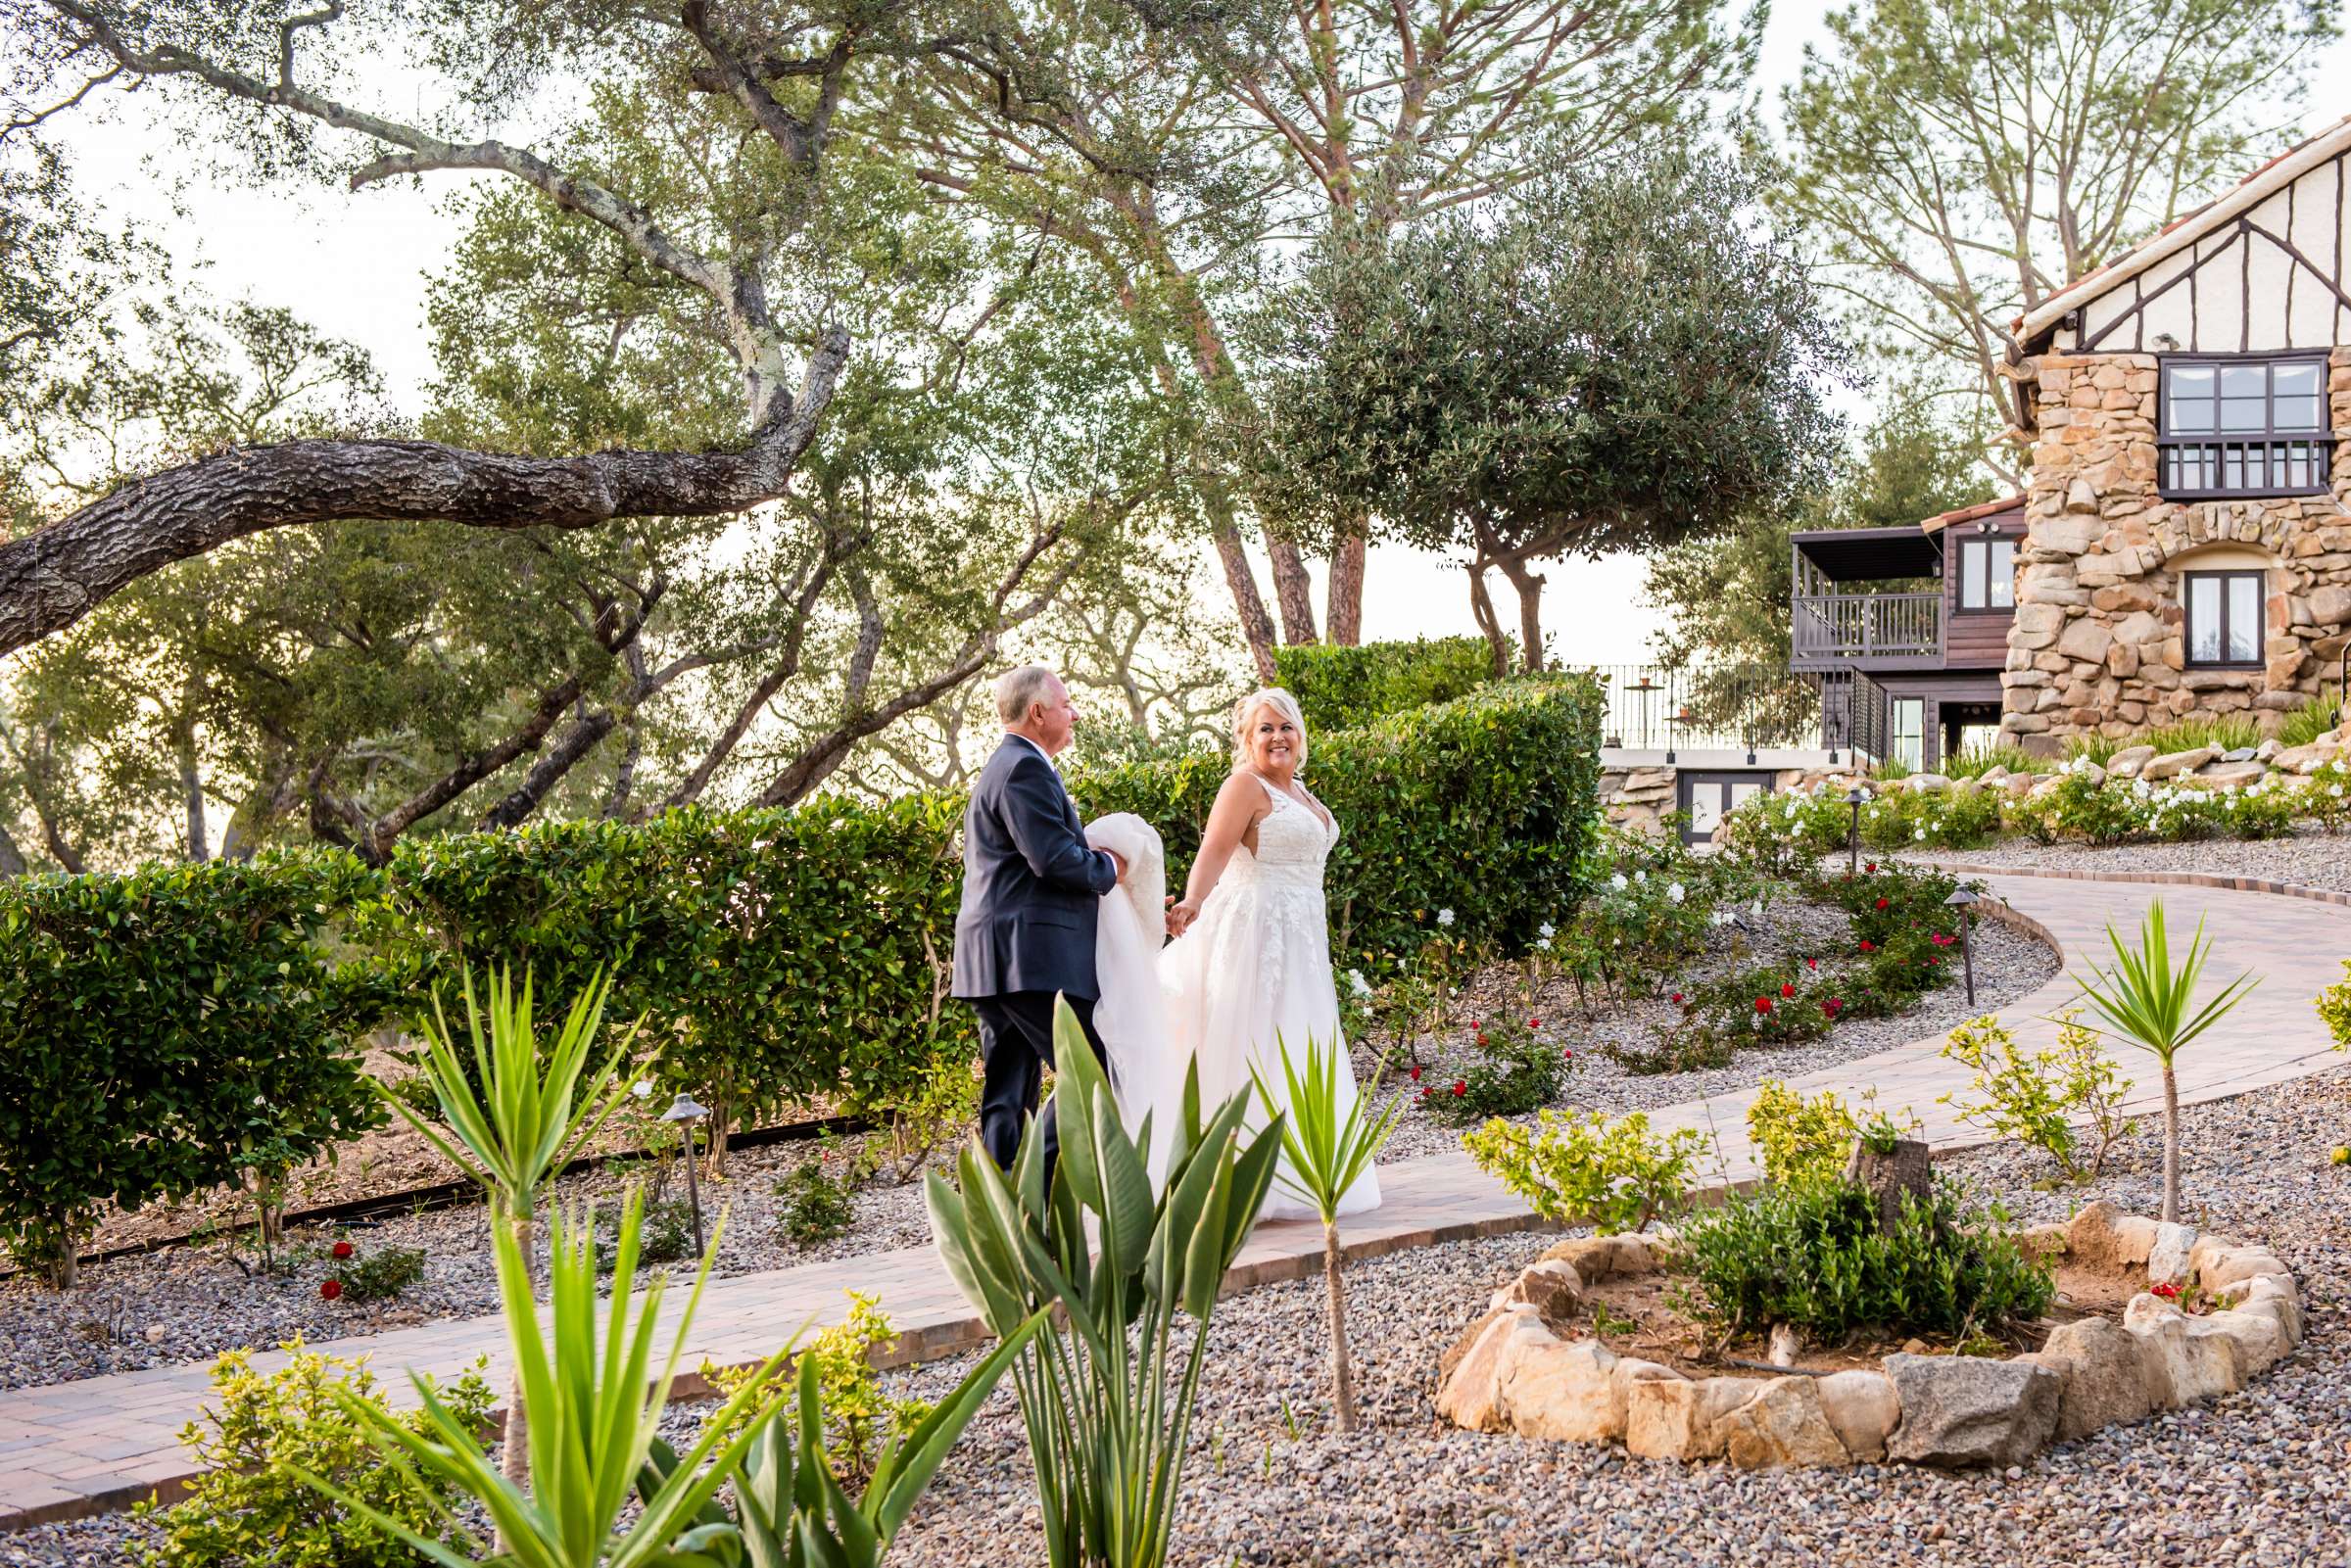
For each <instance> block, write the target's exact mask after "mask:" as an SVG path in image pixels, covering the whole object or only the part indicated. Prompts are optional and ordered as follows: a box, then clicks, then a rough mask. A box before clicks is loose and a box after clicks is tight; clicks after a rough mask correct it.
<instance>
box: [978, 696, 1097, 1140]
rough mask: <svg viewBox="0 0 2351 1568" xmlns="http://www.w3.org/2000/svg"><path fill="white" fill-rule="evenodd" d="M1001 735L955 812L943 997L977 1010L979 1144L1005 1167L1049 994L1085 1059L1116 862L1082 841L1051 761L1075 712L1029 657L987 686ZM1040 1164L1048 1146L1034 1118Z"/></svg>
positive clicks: (1027, 1100)
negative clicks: (1041, 1143) (949, 967)
mask: <svg viewBox="0 0 2351 1568" xmlns="http://www.w3.org/2000/svg"><path fill="white" fill-rule="evenodd" d="M996 717H997V718H998V719H1000V720H1002V721H1003V725H1004V743H1003V744H1002V745H1000V746H998V747H996V751H995V755H993V756H991V757H989V758H988V759H987V766H986V767H984V768H983V769H981V770H980V778H979V780H978V782H976V783H975V784H973V785H972V803H971V805H970V806H969V807H968V808H967V809H966V810H965V812H964V817H963V908H962V910H961V912H960V913H958V914H957V915H956V917H955V994H956V995H957V996H959V997H962V998H963V999H965V1000H966V1001H969V1002H970V1003H971V1004H972V1008H973V1010H974V1011H975V1012H977V1013H978V1014H979V1015H980V1051H981V1061H982V1063H983V1065H984V1073H983V1080H982V1086H981V1091H980V1141H981V1142H982V1143H983V1144H984V1145H985V1146H986V1148H987V1152H988V1154H989V1155H990V1156H991V1157H992V1158H993V1159H994V1160H995V1162H996V1164H999V1165H1002V1166H1004V1167H1005V1168H1006V1169H1010V1168H1011V1166H1012V1161H1013V1156H1014V1155H1015V1154H1016V1153H1017V1152H1018V1151H1019V1149H1020V1144H1021V1122H1022V1119H1023V1118H1024V1117H1026V1116H1027V1115H1028V1114H1029V1113H1030V1112H1031V1111H1032V1110H1034V1109H1035V1107H1036V1093H1037V1089H1038V1087H1039V1086H1040V1085H1041V1084H1042V1082H1043V1078H1044V1069H1045V1067H1046V1066H1047V1065H1049V1064H1050V1063H1051V1062H1052V1060H1053V1001H1054V998H1055V997H1056V996H1064V997H1067V998H1068V999H1069V1003H1070V1010H1071V1011H1072V1012H1074V1013H1076V1014H1077V1015H1078V1022H1079V1023H1080V1024H1081V1025H1082V1026H1083V1027H1084V1029H1085V1037H1086V1040H1087V1043H1089V1044H1090V1045H1092V1046H1093V1048H1094V1052H1095V1054H1096V1055H1097V1056H1098V1055H1100V1054H1101V1051H1102V1038H1101V1036H1100V1035H1098V1034H1096V1033H1095V1032H1094V1003H1095V1001H1096V999H1097V998H1099V997H1100V995H1101V991H1100V988H1099V986H1098V984H1097V982H1096V979H1095V974H1094V922H1095V918H1096V914H1097V911H1098V909H1099V902H1098V901H1099V900H1100V899H1101V897H1102V895H1103V894H1105V893H1107V892H1109V891H1110V890H1111V888H1113V887H1114V886H1116V885H1117V884H1118V883H1119V882H1120V881H1121V880H1122V879H1124V878H1125V877H1126V875H1127V867H1126V864H1125V862H1123V861H1121V860H1120V859H1119V857H1118V856H1117V855H1114V854H1112V853H1111V852H1110V851H1109V850H1107V849H1095V848H1093V847H1091V846H1090V845H1088V844H1087V843H1086V841H1085V832H1084V829H1083V828H1082V827H1081V826H1080V824H1079V821H1078V808H1077V807H1076V806H1073V805H1072V804H1071V803H1070V794H1069V791H1068V790H1067V789H1065V788H1063V787H1062V783H1061V774H1060V773H1059V772H1058V771H1057V770H1056V769H1055V768H1054V766H1053V758H1054V756H1055V755H1057V754H1058V753H1059V752H1060V751H1061V750H1062V748H1063V747H1065V746H1067V745H1068V744H1069V743H1070V733H1071V731H1072V730H1073V729H1075V728H1076V726H1077V722H1078V710H1077V708H1076V707H1075V706H1074V705H1073V704H1072V703H1071V701H1070V693H1069V691H1068V690H1067V689H1065V688H1064V687H1063V686H1062V684H1061V678H1060V677H1059V676H1057V675H1055V674H1054V673H1053V672H1052V671H1051V670H1048V669H1045V668H1044V667H1043V666H1041V665H1029V666H1026V667H1024V668H1022V669H1018V670H1013V671H1010V672H1008V673H1007V674H1005V675H1004V676H1002V677H1000V678H999V679H998V680H997V682H996ZM1044 1131H1045V1158H1046V1161H1047V1162H1048V1164H1050V1162H1051V1161H1052V1159H1053V1156H1054V1153H1055V1152H1056V1150H1057V1148H1058V1146H1059V1140H1058V1139H1057V1137H1056V1136H1055V1132H1054V1127H1053V1120H1052V1114H1051V1112H1050V1111H1048V1112H1047V1113H1046V1117H1045V1129H1044Z"/></svg>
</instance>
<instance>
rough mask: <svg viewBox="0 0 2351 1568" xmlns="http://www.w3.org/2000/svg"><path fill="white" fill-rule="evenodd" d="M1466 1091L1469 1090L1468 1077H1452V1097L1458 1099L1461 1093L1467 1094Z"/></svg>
mask: <svg viewBox="0 0 2351 1568" xmlns="http://www.w3.org/2000/svg"><path fill="white" fill-rule="evenodd" d="M1468 1092H1469V1080H1468V1079H1466V1078H1456V1079H1454V1080H1453V1097H1454V1098H1455V1099H1456V1100H1459V1099H1460V1098H1461V1097H1462V1096H1463V1095H1464V1094H1467V1093H1468Z"/></svg>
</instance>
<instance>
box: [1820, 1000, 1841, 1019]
mask: <svg viewBox="0 0 2351 1568" xmlns="http://www.w3.org/2000/svg"><path fill="white" fill-rule="evenodd" d="M1820 1010H1821V1011H1822V1012H1823V1013H1826V1014H1827V1015H1828V1016H1829V1017H1831V1018H1835V1017H1836V1016H1837V1015H1838V1014H1840V1013H1842V1012H1844V1011H1845V998H1843V997H1841V996H1832V997H1830V998H1829V999H1828V1000H1827V1001H1825V1002H1823V1003H1821V1004H1820Z"/></svg>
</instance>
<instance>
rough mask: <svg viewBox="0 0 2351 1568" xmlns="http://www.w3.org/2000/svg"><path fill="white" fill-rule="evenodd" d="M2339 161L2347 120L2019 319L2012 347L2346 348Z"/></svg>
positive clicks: (2350, 136)
mask: <svg viewBox="0 0 2351 1568" xmlns="http://www.w3.org/2000/svg"><path fill="white" fill-rule="evenodd" d="M2347 161H2351V119H2344V120H2342V121H2340V122H2338V123H2337V124H2336V125H2334V126H2333V127H2332V128H2331V129H2329V130H2327V132H2325V133H2324V134H2322V135H2320V136H2316V137H2314V138H2312V139H2311V140H2310V141H2308V142H2305V143H2303V144H2302V145H2301V146H2300V147H2297V148H2295V149H2294V150H2293V151H2291V152H2289V153H2286V154H2284V155H2282V156H2280V157H2279V158H2276V159H2273V160H2272V161H2271V162H2270V163H2268V164H2266V165H2264V166H2262V167H2261V168H2259V169H2256V170H2255V171H2254V172H2253V173H2252V174H2250V175H2247V176H2246V178H2245V179H2244V180H2243V181H2242V182H2240V183H2239V184H2238V185H2237V186H2236V187H2235V188H2234V189H2233V190H2231V191H2230V192H2229V193H2228V194H2227V195H2225V196H2223V197H2221V198H2220V199H2219V200H2218V201H2215V202H2213V203H2211V204H2210V205H2209V206H2206V207H2204V208H2202V209H2200V210H2199V211H2197V212H2195V213H2192V214H2188V215H2187V216H2186V217H2183V218H2182V219H2180V220H2179V221H2178V222H2176V223H2174V224H2173V225H2172V226H2171V227H2170V228H2168V229H2166V230H2165V231H2164V232H2163V233H2161V234H2158V235H2156V236H2155V237H2154V238H2153V239H2150V240H2147V241H2145V242H2144V243H2142V244H2140V245H2137V246H2135V247H2134V248H2132V249H2131V250H2129V251H2126V252H2125V253H2123V254H2122V255H2121V256H2119V257H2117V258H2115V260H2114V261H2112V262H2110V263H2108V264H2107V265H2106V266H2103V267H2101V268H2099V269H2098V270H2096V271H2094V272H2091V273H2088V274H2087V275H2086V276H2084V277H2083V278H2082V279H2080V280H2079V281H2078V282H2076V283H2074V284H2072V285H2071V286H2070V287H2068V288H2065V289H2063V290H2061V291H2060V292H2058V293H2056V294H2054V295H2052V296H2050V297H2049V298H2048V299H2047V300H2046V301H2044V302H2042V303H2041V304H2040V305H2039V306H2038V307H2036V308H2035V309H2033V310H2031V311H2029V312H2027V313H2026V314H2025V315H2024V316H2023V317H2022V318H2021V319H2020V320H2019V321H2018V323H2017V328H2018V333H2017V336H2018V341H2019V342H2020V343H2021V344H2023V345H2024V346H2025V349H2026V352H2027V353H2034V352H2038V351H2039V350H2041V349H2055V350H2057V351H2058V352H2060V353H2069V352H2070V353H2082V354H2131V353H2154V352H2157V351H2159V350H2175V349H2176V350H2181V351H2185V352H2188V353H2197V354H2235V353H2254V354H2260V353H2275V352H2278V351H2281V350H2290V349H2324V348H2329V347H2332V346H2334V345H2336V344H2344V343H2351V292H2347V291H2346V288H2345V281H2344V280H2345V275H2346V274H2345V261H2346V257H2347V255H2351V163H2347ZM2159 339H2160V340H2164V341H2160V342H2159V341H2158V340H2159Z"/></svg>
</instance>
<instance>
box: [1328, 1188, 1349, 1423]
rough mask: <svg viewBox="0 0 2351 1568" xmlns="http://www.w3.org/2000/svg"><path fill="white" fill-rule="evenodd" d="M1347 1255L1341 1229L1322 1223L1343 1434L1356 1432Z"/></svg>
mask: <svg viewBox="0 0 2351 1568" xmlns="http://www.w3.org/2000/svg"><path fill="white" fill-rule="evenodd" d="M1344 1258H1345V1255H1344V1254H1343V1253H1342V1252H1341V1251H1340V1249H1339V1226H1338V1221H1336V1220H1334V1219H1325V1220H1324V1221H1322V1288H1323V1290H1324V1291H1325V1293H1327V1294H1328V1296H1329V1298H1330V1400H1331V1405H1332V1407H1333V1408H1334V1409H1335V1410H1336V1411H1337V1412H1338V1420H1339V1430H1340V1431H1341V1432H1352V1431H1354V1430H1355V1366H1354V1363H1353V1362H1352V1361H1351V1360H1350V1359H1349V1357H1348V1354H1347V1288H1346V1286H1345V1285H1344V1284H1342V1283H1341V1282H1340V1279H1339V1268H1340V1265H1341V1263H1342V1262H1343V1261H1344Z"/></svg>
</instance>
